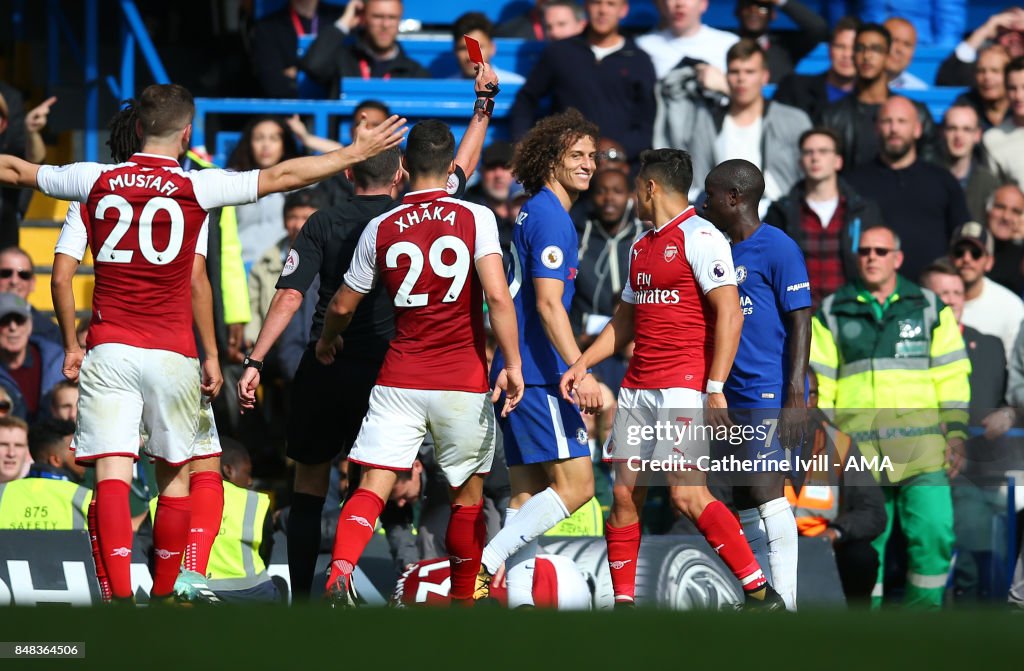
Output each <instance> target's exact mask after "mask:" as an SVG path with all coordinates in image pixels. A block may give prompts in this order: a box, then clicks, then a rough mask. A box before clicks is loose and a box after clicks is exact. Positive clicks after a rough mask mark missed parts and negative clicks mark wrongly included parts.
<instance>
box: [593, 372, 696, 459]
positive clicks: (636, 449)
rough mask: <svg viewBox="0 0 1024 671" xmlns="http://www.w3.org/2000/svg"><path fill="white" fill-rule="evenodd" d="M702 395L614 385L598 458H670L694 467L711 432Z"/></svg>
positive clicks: (672, 388) (681, 388)
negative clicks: (615, 395)
mask: <svg viewBox="0 0 1024 671" xmlns="http://www.w3.org/2000/svg"><path fill="white" fill-rule="evenodd" d="M706 400H707V394H704V393H701V392H699V391H697V390H695V389H686V388H683V387H669V388H666V389H630V388H627V387H622V388H621V389H619V399H618V401H619V407H618V410H616V412H615V422H614V424H613V425H612V432H611V435H610V436H609V437H608V440H607V441H606V442H605V444H604V454H603V460H604V461H610V462H628V461H629V460H630V459H635V458H639V459H640V460H641V461H651V460H657V461H662V462H664V463H666V464H667V463H669V462H674V463H677V464H678V465H679V467H680V468H681V469H683V470H685V469H692V468H696V461H697V459H698V458H700V457H706V456H708V455H709V454H710V447H711V441H710V437H711V436H710V434H709V433H708V431H707V427H706V426H705V425H704V403H705V401H706Z"/></svg>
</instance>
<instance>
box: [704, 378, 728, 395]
mask: <svg viewBox="0 0 1024 671" xmlns="http://www.w3.org/2000/svg"><path fill="white" fill-rule="evenodd" d="M723 389H725V383H724V382H719V381H718V380H708V386H707V392H708V393H709V394H721V393H722V390H723Z"/></svg>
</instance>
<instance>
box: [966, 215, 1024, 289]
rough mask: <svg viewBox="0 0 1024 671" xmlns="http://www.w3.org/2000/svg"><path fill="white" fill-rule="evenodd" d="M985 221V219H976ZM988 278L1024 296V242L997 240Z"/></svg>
mask: <svg viewBox="0 0 1024 671" xmlns="http://www.w3.org/2000/svg"><path fill="white" fill-rule="evenodd" d="M975 221H985V219H975ZM988 278H989V279H990V280H992V281H993V282H999V284H1002V285H1003V286H1004V287H1006V288H1008V289H1010V290H1011V291H1013V293H1015V294H1017V295H1018V296H1020V295H1021V294H1024V242H1016V241H1013V240H996V241H995V254H994V255H993V263H992V270H990V271H989V272H988Z"/></svg>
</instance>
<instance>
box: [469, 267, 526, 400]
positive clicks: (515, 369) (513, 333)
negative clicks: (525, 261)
mask: <svg viewBox="0 0 1024 671" xmlns="http://www.w3.org/2000/svg"><path fill="white" fill-rule="evenodd" d="M476 272H477V274H478V275H479V276H480V284H481V285H482V286H483V289H484V299H485V300H486V301H487V311H488V314H489V315H490V317H491V330H492V331H494V337H495V339H496V340H497V341H498V347H500V348H501V353H502V354H504V355H505V370H504V371H503V372H502V373H503V378H504V379H503V380H499V384H498V385H497V387H496V388H495V390H494V395H493V396H492V399H493V400H494V401H495V402H496V401H497V400H498V398H499V397H500V394H501V391H502V390H504V391H505V406H504V407H503V408H502V410H501V416H502V417H508V413H510V412H512V411H513V410H515V408H516V406H517V405H519V401H520V400H522V398H523V360H522V356H521V355H520V353H519V324H518V323H517V320H516V306H515V304H514V303H513V302H512V294H510V293H509V291H508V282H507V281H506V280H505V271H504V269H503V268H502V266H501V254H488V255H487V256H482V257H480V258H479V259H477V262H476ZM502 381H503V382H504V386H502V384H500V383H501V382H502Z"/></svg>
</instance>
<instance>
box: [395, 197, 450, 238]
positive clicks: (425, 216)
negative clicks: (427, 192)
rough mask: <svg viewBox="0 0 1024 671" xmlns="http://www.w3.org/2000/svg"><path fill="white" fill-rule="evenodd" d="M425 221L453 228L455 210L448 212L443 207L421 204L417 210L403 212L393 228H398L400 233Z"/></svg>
mask: <svg viewBox="0 0 1024 671" xmlns="http://www.w3.org/2000/svg"><path fill="white" fill-rule="evenodd" d="M425 221H441V222H444V223H446V224H448V225H450V226H454V225H455V210H449V209H448V208H446V207H445V206H443V205H436V204H433V203H423V204H422V205H420V209H418V210H417V209H415V208H413V209H410V210H409V211H408V212H403V213H402V216H400V217H399V218H398V219H395V226H398V232H399V233H402V232H403V231H405V229H407V228H411V227H413V226H415V225H416V224H419V223H422V222H425Z"/></svg>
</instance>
